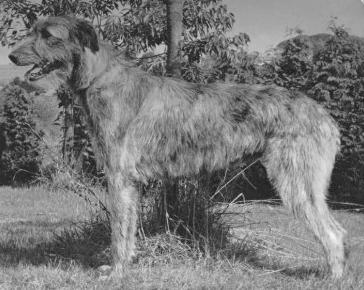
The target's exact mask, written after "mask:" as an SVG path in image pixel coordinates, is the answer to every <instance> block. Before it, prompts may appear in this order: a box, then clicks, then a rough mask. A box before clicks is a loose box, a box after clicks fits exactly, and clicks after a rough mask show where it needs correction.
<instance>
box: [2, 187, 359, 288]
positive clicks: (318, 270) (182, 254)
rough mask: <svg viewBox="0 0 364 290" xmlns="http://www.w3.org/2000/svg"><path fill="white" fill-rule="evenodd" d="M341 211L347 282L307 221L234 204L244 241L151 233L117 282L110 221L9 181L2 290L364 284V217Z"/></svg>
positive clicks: (235, 229) (71, 200)
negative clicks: (106, 232) (207, 245)
mask: <svg viewBox="0 0 364 290" xmlns="http://www.w3.org/2000/svg"><path fill="white" fill-rule="evenodd" d="M334 214H335V216H336V217H337V219H338V220H339V221H340V222H341V223H342V224H343V225H344V227H345V228H346V229H347V230H348V232H349V242H348V244H349V248H350V251H351V254H350V257H349V261H348V265H347V267H346V270H345V275H344V278H343V279H342V280H340V281H333V280H331V279H329V278H327V277H326V276H325V271H326V268H325V263H324V260H323V255H322V253H321V248H320V247H319V246H318V244H317V242H316V241H315V240H314V239H313V237H312V235H311V234H310V233H309V232H307V231H306V230H305V228H304V227H303V226H302V225H301V224H300V223H299V222H297V221H296V220H293V219H292V218H291V217H290V216H289V215H288V214H287V212H286V211H285V210H284V209H283V208H281V207H280V206H279V205H274V204H272V203H269V204H262V203H256V202H252V203H248V204H244V205H234V206H232V207H231V208H230V209H228V210H227V214H226V218H225V219H226V221H227V222H228V223H229V224H230V226H231V227H232V232H231V234H232V241H234V242H235V244H234V245H233V246H232V248H230V249H227V250H226V251H221V253H220V254H219V255H218V257H215V258H209V257H205V256H202V255H200V254H199V253H198V252H196V251H189V250H188V247H187V246H186V245H184V244H182V243H181V242H180V241H179V240H178V239H177V238H175V237H173V236H168V235H163V236H157V237H151V238H146V239H145V240H143V241H139V243H138V244H139V247H138V257H137V259H136V260H135V261H134V263H133V264H132V265H131V266H130V269H129V271H128V272H127V273H126V275H125V277H124V278H123V280H122V281H121V282H118V283H117V282H115V281H108V280H103V279H102V278H101V276H100V271H99V270H98V267H99V266H100V265H103V264H105V263H109V262H110V255H109V253H108V249H107V247H106V246H105V243H107V241H104V242H102V241H98V244H95V241H97V235H98V234H99V235H100V236H101V234H102V231H103V227H102V226H98V225H97V223H96V222H97V220H95V218H94V217H93V216H94V214H93V213H92V211H91V210H90V207H89V205H88V204H87V202H86V201H84V200H83V199H81V198H79V197H78V196H76V195H75V194H72V193H69V192H65V191H49V190H47V189H45V188H42V187H31V188H23V189H14V188H10V187H1V188H0V216H1V222H0V227H1V234H0V257H1V259H0V267H1V272H0V289H364V215H363V214H360V213H353V212H350V211H345V210H341V211H335V213H334ZM91 221H92V222H94V225H95V226H94V227H89V225H90V223H91ZM91 228H92V229H91ZM80 232H82V233H80ZM95 236H96V238H95Z"/></svg>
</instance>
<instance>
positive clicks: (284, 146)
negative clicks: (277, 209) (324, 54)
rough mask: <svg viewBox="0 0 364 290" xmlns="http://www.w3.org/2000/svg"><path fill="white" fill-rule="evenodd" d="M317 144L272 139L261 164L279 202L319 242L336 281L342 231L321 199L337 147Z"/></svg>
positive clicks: (290, 138) (341, 255)
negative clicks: (300, 221) (306, 227)
mask: <svg viewBox="0 0 364 290" xmlns="http://www.w3.org/2000/svg"><path fill="white" fill-rule="evenodd" d="M331 141H332V140H331ZM320 142H323V143H322V144H318V143H317V139H316V140H315V139H314V138H313V137H310V136H306V137H303V136H289V135H287V136H284V138H272V139H271V140H270V141H269V142H268V146H267V150H266V152H265V154H264V158H263V165H264V166H265V167H266V169H267V174H268V177H269V178H270V180H271V182H272V184H273V185H274V186H275V188H276V190H277V191H278V194H279V195H280V196H281V198H282V201H283V203H284V204H285V205H286V206H288V207H289V208H290V210H291V211H292V212H293V213H294V215H295V216H296V217H298V218H300V219H302V220H304V221H305V223H306V224H307V225H308V227H309V228H310V229H311V230H312V231H313V232H314V234H315V236H316V238H317V239H318V240H319V241H320V242H321V244H322V246H323V248H324V251H325V254H326V258H327V262H328V265H329V267H330V271H331V275H332V277H334V278H339V277H341V276H342V274H343V269H344V262H345V250H344V237H345V230H344V229H343V228H342V227H341V226H340V225H339V223H338V222H336V221H335V219H334V218H333V216H332V215H331V214H330V211H329V208H328V205H327V203H326V200H325V199H326V193H327V190H328V186H329V181H330V177H331V172H332V169H333V165H334V161H335V155H336V153H337V145H336V143H335V142H326V141H322V140H321V141H320Z"/></svg>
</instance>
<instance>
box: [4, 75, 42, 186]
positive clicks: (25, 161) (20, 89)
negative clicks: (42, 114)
mask: <svg viewBox="0 0 364 290" xmlns="http://www.w3.org/2000/svg"><path fill="white" fill-rule="evenodd" d="M24 86H25V88H24ZM33 93H34V92H33ZM2 97H3V98H4V100H5V101H4V107H3V110H2V124H1V129H2V132H3V135H4V137H5V139H6V148H4V149H5V150H4V151H3V152H2V156H1V164H0V167H1V168H0V172H1V176H0V179H1V183H2V184H10V183H13V182H14V181H16V182H20V183H25V182H28V181H30V180H31V179H33V178H34V177H35V175H36V174H37V173H39V170H40V164H41V156H40V152H41V146H40V142H39V138H40V137H41V136H42V132H37V130H36V128H35V122H34V120H33V117H34V116H33V112H32V96H31V94H29V93H28V92H27V90H26V84H23V85H22V83H21V82H19V81H15V82H13V83H11V84H10V85H8V86H7V87H5V88H4V90H3V91H2Z"/></svg>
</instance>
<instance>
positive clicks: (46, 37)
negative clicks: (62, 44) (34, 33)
mask: <svg viewBox="0 0 364 290" xmlns="http://www.w3.org/2000/svg"><path fill="white" fill-rule="evenodd" d="M40 33H41V35H42V38H45V39H48V38H49V37H51V36H52V34H50V32H49V31H48V30H47V29H42V31H41V32H40Z"/></svg>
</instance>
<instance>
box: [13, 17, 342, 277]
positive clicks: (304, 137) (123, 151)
mask: <svg viewBox="0 0 364 290" xmlns="http://www.w3.org/2000/svg"><path fill="white" fill-rule="evenodd" d="M9 58H10V59H11V61H12V62H14V63H15V64H16V65H31V64H32V65H34V66H33V68H32V69H31V70H30V71H28V72H27V73H26V77H27V78H28V79H29V80H30V81H34V80H37V79H40V78H42V77H44V76H46V75H48V74H49V73H51V72H53V71H54V72H56V74H57V75H58V77H59V78H61V79H62V80H64V81H65V82H67V83H68V84H69V86H70V87H71V88H72V89H73V90H74V92H75V93H76V94H77V95H78V96H79V98H80V100H81V103H82V107H83V109H84V111H85V114H86V116H87V122H88V126H89V128H90V132H92V139H93V145H94V150H95V154H96V156H97V160H98V162H99V163H100V164H102V166H103V167H104V168H105V173H106V176H107V181H108V189H109V197H110V203H109V204H110V206H111V208H110V211H111V216H112V218H111V222H112V224H111V227H112V253H113V269H114V272H113V273H114V274H116V275H121V272H122V269H123V268H124V266H125V264H126V262H127V261H129V260H130V258H131V257H132V256H133V254H134V247H135V230H136V222H137V202H138V194H137V189H136V186H135V183H136V182H137V181H146V180H147V179H149V178H156V177H157V178H163V177H168V176H170V177H176V176H181V175H194V174H197V173H198V172H199V170H201V169H204V170H208V171H212V170H215V169H221V168H224V167H226V166H228V165H229V163H230V162H232V161H236V160H239V159H241V158H243V157H244V156H245V155H248V154H252V153H261V154H262V156H263V157H262V163H263V165H264V166H265V168H266V170H267V173H268V176H269V178H270V180H271V182H272V184H273V185H274V187H275V189H276V190H277V192H278V193H279V195H280V196H281V198H282V200H283V203H284V204H285V205H286V206H288V207H289V208H290V210H291V211H292V212H293V213H294V215H295V216H297V217H299V218H301V219H303V220H304V221H305V222H306V223H307V224H308V226H309V227H310V228H311V229H312V231H313V232H314V234H315V235H316V237H317V238H318V239H319V240H320V242H321V243H322V245H323V248H324V250H325V253H326V257H327V261H328V264H329V267H330V270H331V274H332V276H333V277H336V278H337V277H340V276H341V275H342V274H343V268H344V261H345V255H344V242H343V240H344V236H345V231H344V229H343V228H342V227H341V226H340V225H339V224H338V223H337V222H336V221H335V220H334V218H333V217H332V215H331V214H330V212H329V209H328V206H327V204H326V201H325V195H326V193H327V190H328V186H329V182H330V176H331V171H332V169H333V165H334V162H335V156H336V154H337V152H338V151H339V145H340V144H339V143H340V136H339V131H338V128H337V126H336V124H335V122H334V121H333V120H332V118H331V117H330V116H329V114H328V113H327V112H325V110H324V109H323V108H322V107H321V106H319V105H318V104H317V103H315V102H314V101H313V100H311V99H309V98H307V97H306V96H304V95H302V94H293V93H290V92H289V91H287V90H286V89H283V88H278V87H274V86H257V85H255V86H251V85H237V84H208V85H205V84H195V83H188V82H185V81H182V80H179V79H173V78H165V77H157V76H152V75H150V74H148V73H146V72H144V71H141V70H140V69H138V68H136V67H134V66H133V64H132V63H131V62H130V61H129V60H128V59H127V58H126V57H125V56H124V55H123V54H122V53H120V52H118V51H115V50H113V49H112V48H111V47H109V46H108V45H105V44H101V43H99V42H98V39H97V36H96V33H95V31H94V29H93V27H92V26H91V25H90V24H88V23H87V22H85V21H83V20H79V19H75V18H71V17H51V18H48V19H45V20H41V21H39V22H38V23H36V24H35V26H34V28H33V32H32V34H31V35H30V36H29V37H28V38H27V39H26V40H25V41H24V42H23V44H21V45H20V46H19V47H18V48H17V49H15V50H14V51H13V52H12V53H11V54H10V55H9Z"/></svg>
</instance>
